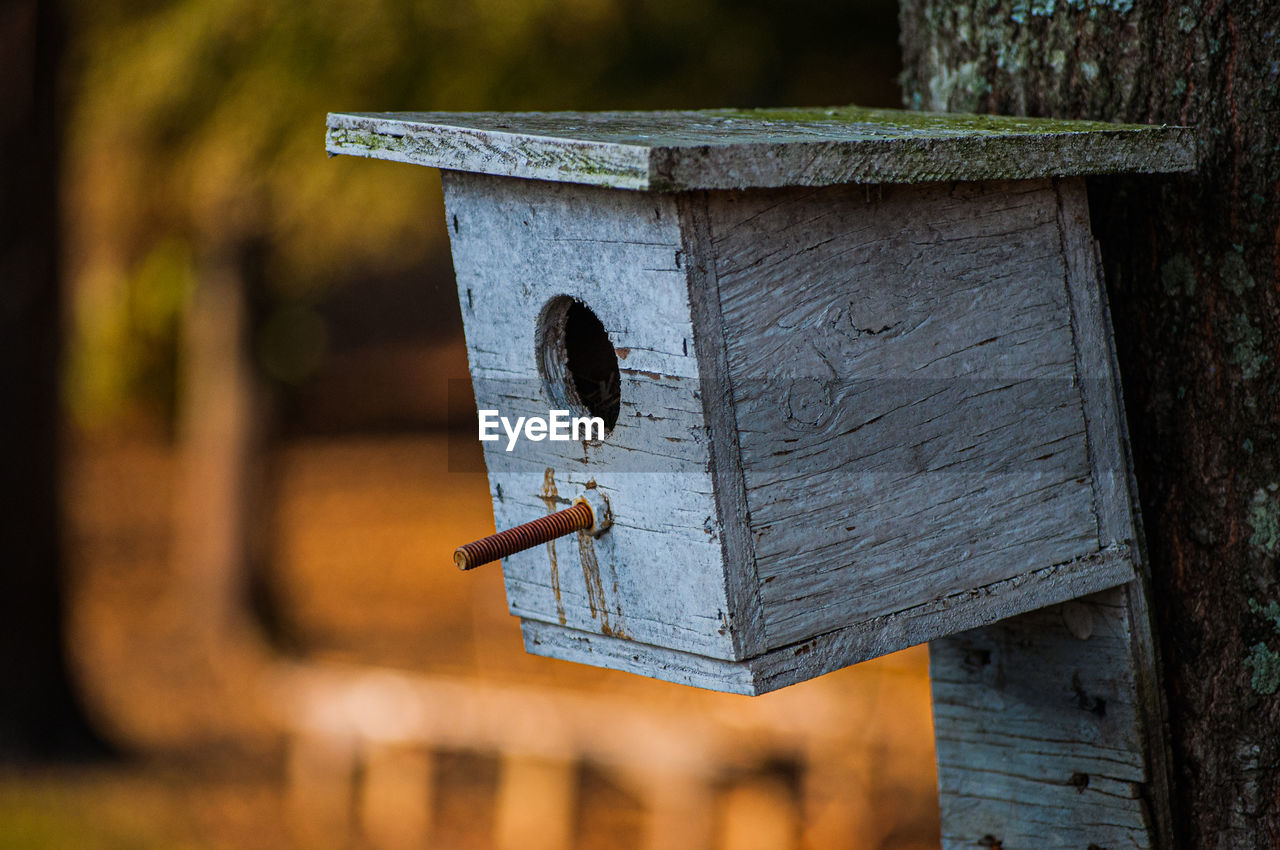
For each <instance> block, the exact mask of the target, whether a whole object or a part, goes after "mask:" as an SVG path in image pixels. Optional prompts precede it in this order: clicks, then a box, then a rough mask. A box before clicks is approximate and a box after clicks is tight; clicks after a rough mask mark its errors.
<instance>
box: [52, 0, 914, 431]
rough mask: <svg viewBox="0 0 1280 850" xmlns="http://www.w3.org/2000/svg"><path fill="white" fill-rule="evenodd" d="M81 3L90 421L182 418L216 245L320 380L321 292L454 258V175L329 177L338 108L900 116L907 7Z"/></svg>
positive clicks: (74, 127) (79, 139)
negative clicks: (234, 261) (255, 282)
mask: <svg viewBox="0 0 1280 850" xmlns="http://www.w3.org/2000/svg"><path fill="white" fill-rule="evenodd" d="M68 6H69V8H68V14H69V17H70V18H71V22H72V30H73V32H72V40H71V46H70V51H69V60H68V61H69V68H68V74H67V76H68V78H69V80H70V83H71V85H70V88H69V91H68V98H69V104H68V107H69V109H68V113H67V114H68V116H69V117H68V120H67V124H66V131H67V140H66V154H65V155H66V175H67V177H66V181H65V195H66V197H65V200H66V217H67V223H68V236H69V238H68V239H67V245H68V260H69V262H68V265H67V267H68V270H69V271H70V273H71V275H72V284H73V287H74V305H75V329H76V341H75V345H74V346H73V349H72V360H71V374H70V381H69V384H68V389H69V400H70V402H71V407H72V410H73V412H74V413H75V414H76V416H77V419H78V420H79V421H81V422H82V423H83V422H92V421H95V420H98V421H101V420H103V419H110V418H111V417H113V416H114V415H116V414H118V413H120V412H121V411H122V410H126V409H128V408H130V407H133V408H138V407H142V408H144V409H145V408H151V409H157V408H159V409H163V410H168V411H170V412H171V411H172V407H173V401H174V393H175V389H174V387H175V375H176V374H177V368H176V363H177V355H178V352H179V350H180V346H179V345H178V336H179V334H180V328H181V318H182V315H183V311H184V308H185V306H186V304H187V303H188V300H189V298H190V296H191V293H192V290H193V287H194V286H195V285H196V281H198V280H199V278H200V275H201V269H202V267H203V266H204V264H205V263H206V262H207V260H208V258H209V257H210V256H213V255H216V254H217V253H218V252H220V251H226V250H230V249H234V247H235V246H237V245H239V244H242V243H243V242H245V241H246V240H250V241H254V242H255V243H260V244H261V245H263V246H264V251H263V257H262V263H263V268H262V277H263V280H264V281H266V283H265V284H264V287H265V289H266V290H267V291H266V293H265V295H263V296H261V297H262V298H265V300H266V301H267V302H269V303H270V304H271V305H273V306H271V307H270V308H269V310H268V314H269V316H270V317H269V318H267V319H266V321H265V324H264V326H266V327H272V326H273V325H272V323H273V322H275V325H274V327H276V328H277V330H278V331H279V332H278V333H276V335H275V341H271V340H270V339H269V340H268V342H267V343H266V344H264V345H262V346H260V347H259V348H260V351H259V355H260V359H261V360H262V361H263V365H264V366H265V367H266V368H267V369H268V370H269V371H271V372H272V373H274V374H276V375H277V377H283V378H285V379H298V378H300V377H302V376H303V375H305V373H306V371H307V370H308V369H309V368H311V366H312V365H314V362H315V360H316V347H317V346H318V345H319V346H322V345H323V328H317V327H316V320H315V313H314V311H313V310H312V309H311V305H314V304H315V303H316V300H317V299H318V298H322V297H323V295H324V293H325V292H327V291H329V290H331V289H332V287H334V286H337V285H340V284H342V283H343V282H345V281H350V280H353V279H359V278H360V277H361V276H362V275H376V274H395V273H403V272H404V271H405V270H406V269H411V268H415V267H421V266H422V265H423V264H425V263H428V262H430V261H431V260H432V259H433V258H435V259H436V260H439V258H441V257H447V245H446V243H445V232H444V227H443V224H442V221H441V220H440V219H441V214H442V210H441V205H440V201H439V178H438V175H437V174H436V173H435V172H433V171H431V170H428V169H422V168H410V167H405V166H401V165H394V164H390V163H375V162H369V161H360V160H351V159H347V158H338V159H335V160H333V161H329V162H326V161H325V155H324V150H323V142H322V133H323V125H324V116H325V113H326V112H328V111H335V110H349V111H381V110H401V109H433V110H484V109H500V110H505V109H623V108H684V107H704V106H743V107H745V106H773V105H788V104H790V105H825V104H836V103H851V102H856V103H862V104H864V105H869V106H872V105H895V104H896V101H897V89H896V83H895V82H894V78H895V76H896V73H897V70H898V53H897V46H896V19H895V16H896V4H895V3H893V2H892V0H863V2H854V3H846V4H831V3H825V2H821V1H820V0H799V2H795V3H789V4H774V3H767V2H763V0H750V1H749V2H743V0H735V1H731V0H650V1H649V2H641V0H472V2H458V0H452V2H451V0H330V2H326V3H304V2H298V0H278V2H270V3H262V2H257V0H175V2H159V0H92V2H90V0H68ZM280 340H284V341H285V342H284V343H281V342H280ZM289 340H297V344H298V345H299V346H302V349H303V350H302V351H301V352H300V353H299V351H295V350H292V349H291V348H290V345H289V344H288V341H289Z"/></svg>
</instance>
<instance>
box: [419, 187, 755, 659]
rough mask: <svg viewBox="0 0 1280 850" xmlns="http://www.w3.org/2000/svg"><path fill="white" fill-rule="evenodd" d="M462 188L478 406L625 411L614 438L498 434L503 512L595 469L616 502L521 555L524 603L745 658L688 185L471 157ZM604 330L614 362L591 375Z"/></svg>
mask: <svg viewBox="0 0 1280 850" xmlns="http://www.w3.org/2000/svg"><path fill="white" fill-rule="evenodd" d="M445 192H446V213H447V222H448V227H449V236H450V239H451V240H452V246H453V254H454V264H455V268H456V272H457V281H458V297H459V300H460V302H461V305H462V314H463V320H464V323H465V327H466V334H467V352H468V357H469V358H470V367H471V376H472V382H473V385H474V389H475V396H476V404H477V408H479V409H482V410H495V411H498V412H500V413H501V415H503V416H505V417H507V418H508V419H510V420H514V419H516V418H517V417H521V416H523V417H542V418H546V417H547V416H548V411H549V410H551V409H569V410H572V411H573V412H574V413H578V414H581V413H591V412H599V413H602V414H603V416H602V418H604V419H605V420H606V425H607V427H608V434H607V436H606V437H605V439H603V440H585V441H582V440H579V441H566V442H553V441H551V440H539V441H531V440H528V439H526V438H520V439H518V440H517V441H516V442H515V444H514V445H511V444H510V440H509V439H508V437H507V435H506V434H505V433H502V432H499V433H500V439H498V440H494V441H488V442H485V443H484V449H485V462H486V465H487V466H488V470H489V481H490V490H491V495H492V497H493V509H494V521H495V524H496V525H497V527H498V528H509V527H511V526H514V525H518V524H520V523H523V522H528V521H529V520H531V519H535V518H537V517H539V516H543V515H545V514H547V513H550V512H552V511H555V510H560V509H562V508H564V507H567V506H568V505H569V504H570V501H571V500H572V499H573V498H574V497H575V496H576V495H577V494H578V493H580V492H581V491H582V490H583V489H584V488H587V487H594V488H597V489H599V490H600V492H602V493H603V494H605V496H606V497H607V498H608V499H609V502H610V504H611V505H612V506H613V509H614V512H615V520H614V522H615V524H614V527H613V528H612V529H611V531H610V532H609V533H608V534H605V535H602V536H601V537H599V538H593V537H592V536H590V535H588V534H586V533H582V534H579V535H576V536H574V537H566V538H562V539H559V540H555V541H552V542H550V543H547V544H546V545H544V546H541V547H538V548H536V549H533V550H530V551H525V552H519V553H517V554H514V555H511V556H510V557H508V558H506V559H504V562H503V574H504V577H505V580H506V587H507V597H508V601H509V604H510V608H511V611H512V613H514V614H516V615H518V616H520V617H523V618H526V619H529V620H534V621H538V622H545V623H552V624H556V625H559V626H563V627H566V628H568V629H573V630H577V631H580V632H585V633H590V634H597V635H603V636H611V637H615V638H619V639H625V640H629V641H636V642H640V643H646V644H655V645H658V646H664V647H669V648H673V649H679V650H683V651H687V652H692V653H698V654H701V655H706V656H711V657H715V658H723V659H730V658H733V657H734V649H733V641H732V636H731V634H730V632H729V629H728V617H729V605H728V602H727V601H726V592H725V564H724V563H723V560H722V554H721V546H720V541H719V539H718V534H717V532H716V528H717V526H718V518H717V509H716V500H715V493H714V487H713V483H712V478H711V472H710V463H711V458H710V439H709V435H708V432H707V428H706V426H705V424H704V421H703V411H702V387H701V384H700V380H701V379H700V374H699V369H698V358H697V353H696V347H695V339H694V329H693V320H692V317H691V315H690V306H689V289H688V283H687V279H686V271H685V268H684V258H683V255H682V244H681V232H680V226H679V221H678V211H677V208H676V206H677V205H676V199H675V198H674V197H673V196H670V195H659V194H649V193H636V192H620V191H616V190H610V189H601V188H595V187H589V186H577V185H572V184H563V183H549V182H543V181H528V180H515V179H511V178H504V177H490V176H487V175H475V174H463V173H457V172H447V173H446V178H445ZM570 311H572V314H570ZM592 319H595V320H597V321H598V324H596V323H595V322H593V321H592ZM591 343H597V344H598V345H599V346H603V347H604V350H600V349H599V348H597V349H596V350H595V351H594V354H595V355H596V357H597V360H603V361H604V365H605V368H602V369H599V370H598V371H599V373H600V374H598V375H596V374H592V375H591V376H589V377H590V378H591V380H593V381H594V382H595V386H594V387H586V388H583V387H581V385H580V384H579V383H577V382H578V380H579V379H580V378H582V377H583V375H582V372H583V368H582V364H580V363H579V362H578V360H579V359H585V357H586V355H587V354H589V353H592V349H590V348H589V347H588V346H589V345H590V344H591ZM580 349H581V350H580ZM572 355H581V358H579V357H573V356H572ZM587 365H588V366H590V365H591V364H590V363H589V362H588V364H587ZM610 367H612V368H610ZM571 384H572V385H573V389H574V391H575V392H574V396H575V397H574V398H569V397H568V389H569V386H570V385H571ZM610 404H612V405H615V406H616V409H611V408H610V407H609V405H610ZM588 405H590V406H588ZM592 407H594V408H596V409H595V410H592V409H591V408H592Z"/></svg>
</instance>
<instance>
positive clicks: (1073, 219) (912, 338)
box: [329, 108, 1194, 694]
mask: <svg viewBox="0 0 1280 850" xmlns="http://www.w3.org/2000/svg"><path fill="white" fill-rule="evenodd" d="M329 126H330V129H329V150H330V152H331V153H354V154H359V155H364V156H374V157H379V158H384V159H392V160H398V161H403V162H414V163H419V164H424V165H432V166H436V167H440V168H442V169H445V171H444V176H445V179H444V185H445V194H446V208H447V209H446V212H447V215H446V220H447V226H448V230H449V237H450V240H451V244H452V248H453V254H454V264H455V269H456V271H457V278H458V297H459V300H460V302H461V305H462V314H463V319H464V323H465V326H466V336H467V348H468V354H469V357H470V366H471V376H472V381H473V384H474V388H475V394H476V401H477V408H478V411H477V415H478V421H479V423H480V426H479V434H478V436H480V437H482V438H484V439H485V442H484V451H485V460H486V464H487V465H488V470H489V481H490V489H491V495H492V498H493V509H494V518H495V523H496V525H497V527H498V529H500V530H504V531H503V533H502V534H500V535H497V536H496V537H495V540H496V539H498V538H501V540H499V541H498V542H496V543H494V542H490V543H486V542H485V541H477V544H475V547H476V548H470V549H468V548H467V547H462V548H461V549H460V550H459V551H460V553H462V554H460V555H456V556H455V559H460V560H458V561H457V562H458V563H459V565H460V566H464V568H466V567H467V566H468V565H469V564H470V561H469V560H468V559H469V558H470V557H471V554H473V553H475V552H479V551H482V550H485V547H489V548H488V550H487V551H490V552H491V553H492V552H495V551H501V552H504V553H505V552H513V553H514V554H510V555H509V556H507V557H505V558H504V561H503V570H504V575H505V578H506V589H507V596H508V602H509V604H510V609H511V611H512V612H513V613H514V614H516V615H518V616H519V617H520V618H521V623H522V628H523V631H524V637H525V645H526V648H527V649H528V650H529V651H531V652H534V653H538V654H542V655H548V656H552V657H556V658H564V659H569V660H575V661H582V662H586V663H592V664H598V665H602V666H606V667H613V668H617V669H623V670H629V671H632V672H636V673H641V674H644V675H648V676H655V677H658V678H663V679H668V680H671V681H676V682H682V683H686V684H693V685H698V686H701V687H707V688H712V689H716V690H724V691H732V692H737V693H747V694H754V693H762V692H764V691H768V690H772V689H775V688H778V687H782V686H784V685H787V684H791V683H794V682H799V681H803V680H805V679H809V678H813V677H814V676H818V675H821V674H822V673H825V672H828V671H831V670H834V669H837V668H839V667H842V666H845V665H848V664H851V663H854V662H856V661H860V660H863V659H866V658H871V657H874V656H876V655H881V654H884V653H886V652H891V651H894V650H897V649H901V648H903V647H906V646H910V645H913V644H916V643H920V642H923V641H927V640H931V639H933V638H936V637H941V636H945V635H949V634H954V633H956V632H960V631H964V630H967V629H971V628H974V627H976V626H980V625H985V624H988V623H992V622H995V621H997V620H1001V619H1004V618H1007V617H1011V616H1014V615H1016V614H1020V613H1023V612H1026V611H1030V610H1033V609H1036V608H1040V607H1043V606H1045V605H1050V604H1053V603H1057V602H1061V601H1065V600H1067V599H1072V598H1076V597H1080V596H1084V595H1085V594H1088V593H1092V592H1095V591H1098V590H1102V589H1105V588H1108V587H1113V586H1115V585H1117V584H1120V583H1123V582H1126V581H1129V580H1131V579H1132V578H1133V577H1134V575H1135V565H1136V563H1137V554H1136V553H1137V544H1136V530H1135V527H1136V526H1135V516H1134V511H1135V508H1134V505H1135V495H1134V491H1133V487H1132V484H1131V479H1130V475H1129V471H1128V463H1127V455H1126V443H1125V431H1124V421H1123V415H1122V413H1121V410H1122V408H1121V405H1120V398H1119V384H1118V377H1117V373H1116V367H1115V360H1114V354H1113V350H1112V343H1111V336H1110V325H1109V320H1108V317H1107V314H1106V303H1105V298H1104V294H1103V289H1102V287H1101V280H1100V275H1099V271H1098V267H1097V261H1096V260H1097V258H1096V249H1095V245H1094V243H1093V240H1092V237H1091V235H1090V230H1089V219H1088V205H1087V198H1086V189H1085V184H1084V180H1083V178H1082V177H1081V176H1080V175H1085V174H1095V173H1111V172H1117V171H1147V172H1150V171H1179V170H1189V169H1190V168H1191V167H1193V164H1194V156H1193V153H1194V150H1193V144H1192V140H1191V138H1190V135H1189V134H1188V133H1187V132H1186V131H1185V130H1184V129H1183V128H1156V127H1140V126H1119V125H1107V124H1085V123H1078V122H1077V123H1071V124H1064V123H1062V122H1038V121H1035V120H1032V119H1004V118H993V117H991V116H936V115H934V116H929V115H919V114H912V113H900V112H892V111H884V110H882V111H872V110H859V109H857V108H843V109H831V110H808V111H795V110H791V111H785V112H771V111H767V110H765V111H754V112H735V111H727V110H721V111H707V112H692V113H614V114H584V113H562V114H514V115H501V114H473V115H444V114H429V113H408V114H389V115H356V114H353V115H334V116H330V124H329ZM559 409H563V410H566V411H568V412H569V413H571V414H573V415H575V416H578V415H583V416H584V418H586V417H587V416H588V415H589V417H595V418H596V419H598V420H599V422H600V425H601V429H600V432H599V433H584V434H583V435H582V436H581V437H578V436H575V437H574V438H573V439H566V440H560V441H555V440H553V439H550V438H549V436H548V433H547V431H548V425H547V423H546V422H545V421H544V422H543V423H542V424H541V425H540V426H539V428H538V429H536V430H531V428H528V427H527V428H525V429H524V430H523V431H521V430H520V428H519V427H517V428H514V429H510V431H509V433H510V434H512V435H513V437H519V438H518V439H516V438H508V435H507V432H504V431H503V430H498V431H497V432H496V433H491V434H490V435H489V437H484V434H485V427H486V426H485V421H486V420H485V417H486V416H498V415H501V417H504V422H507V423H508V424H506V425H503V428H504V429H507V428H509V423H510V422H511V421H513V420H514V421H518V422H526V421H532V420H534V419H539V418H545V417H547V416H548V415H549V413H550V412H551V411H554V410H559ZM495 427H496V426H495ZM575 501H581V502H582V503H583V504H585V505H589V506H590V510H588V509H587V508H585V507H581V506H577V505H575V506H574V507H570V505H571V504H572V503H574V502H575ZM584 517H585V519H584ZM557 523H561V524H563V523H573V524H572V525H563V526H561V525H556V524H557ZM610 523H611V524H610ZM552 527H555V528H560V527H564V528H567V529H569V533H567V535H566V536H560V537H555V534H553V533H549V532H548V533H545V534H544V532H546V531H547V529H550V528H552ZM556 533H560V532H556ZM538 535H542V536H538ZM526 538H528V539H529V540H532V541H533V542H532V543H529V544H528V545H516V544H515V543H513V541H516V542H517V543H518V542H519V541H521V540H525V539H526ZM544 538H545V540H546V541H549V542H544ZM482 543H484V544H485V546H480V544H482ZM508 544H510V545H509V546H508ZM500 545H501V546H507V547H508V548H505V549H500V550H499V549H495V548H493V547H498V546H500ZM520 549H523V551H517V550H520ZM464 550H465V551H464ZM492 557H500V555H492V554H491V558H492Z"/></svg>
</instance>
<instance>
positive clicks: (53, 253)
mask: <svg viewBox="0 0 1280 850" xmlns="http://www.w3.org/2000/svg"><path fill="white" fill-rule="evenodd" d="M60 37H61V30H60V26H59V21H58V16H57V9H56V4H54V3H51V2H39V0H0V345H2V346H3V347H2V348H0V399H3V401H2V402H0V437H3V439H4V456H3V460H0V469H2V470H3V479H2V480H0V488H3V489H0V493H2V494H3V503H2V504H0V760H13V759H29V758H43V757H47V756H50V755H69V754H79V753H84V752H85V751H86V749H87V748H88V747H89V746H90V745H91V740H92V739H91V738H90V736H89V735H88V732H87V727H86V725H85V723H84V720H83V718H82V715H81V712H80V711H79V708H78V705H77V703H76V700H75V697H74V695H73V689H72V687H71V685H70V680H69V675H68V671H67V663H66V651H65V649H66V648H65V646H64V634H63V604H64V598H63V574H62V558H61V554H62V553H61V547H60V532H61V526H60V522H59V505H58V490H57V482H58V448H59V445H60V441H59V439H58V431H59V416H58V374H59V373H58V364H59V340H60V333H59V327H60V324H61V315H60V298H59V287H58V238H57V234H58V207H57V196H58V191H57V190H58V180H57V173H58V154H57V151H58V147H57V144H56V138H57V121H56V114H57V113H56V96H55V95H56V86H55V77H56V70H57V62H58V47H59V41H60Z"/></svg>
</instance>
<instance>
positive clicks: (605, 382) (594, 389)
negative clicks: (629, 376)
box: [536, 295, 622, 435]
mask: <svg viewBox="0 0 1280 850" xmlns="http://www.w3.org/2000/svg"><path fill="white" fill-rule="evenodd" d="M536 345H537V349H538V352H537V355H538V372H539V374H541V375H542V383H543V386H544V388H545V389H546V391H547V395H549V396H550V397H551V401H552V403H553V404H555V405H558V406H561V407H564V408H566V409H568V410H569V411H571V412H572V413H573V414H574V415H576V416H598V417H600V418H601V419H603V420H604V428H605V434H606V435H608V434H609V433H610V432H612V431H613V426H614V425H617V424H618V409H619V406H620V402H621V398H622V396H621V388H622V380H621V377H620V376H619V374H618V355H617V354H616V353H615V352H614V350H613V342H612V341H611V340H610V339H609V333H608V332H607V331H606V330H605V329H604V324H603V323H602V322H601V321H600V319H599V317H597V316H596V314H595V313H593V312H591V309H590V308H589V307H587V305H586V304H583V303H582V302H581V301H579V300H577V299H576V298H571V297H569V296H568V295H557V296H556V297H555V298H552V299H551V300H550V301H548V302H547V305H546V306H545V307H543V308H542V315H541V316H539V318H538V333H537V341H536Z"/></svg>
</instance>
